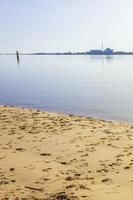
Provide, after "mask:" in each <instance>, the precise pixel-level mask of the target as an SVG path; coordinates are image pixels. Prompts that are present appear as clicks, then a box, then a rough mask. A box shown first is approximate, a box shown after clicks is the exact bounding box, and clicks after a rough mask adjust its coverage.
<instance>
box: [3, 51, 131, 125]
mask: <svg viewBox="0 0 133 200" xmlns="http://www.w3.org/2000/svg"><path fill="white" fill-rule="evenodd" d="M132 87H133V56H111V57H108V56H104V57H101V56H85V55H84V56H20V64H19V65H18V64H17V60H16V57H15V56H0V104H8V105H17V106H25V107H34V108H39V109H43V110H46V111H54V112H64V113H74V114H80V115H87V116H95V117H98V118H104V119H113V120H120V121H127V122H133V88H132Z"/></svg>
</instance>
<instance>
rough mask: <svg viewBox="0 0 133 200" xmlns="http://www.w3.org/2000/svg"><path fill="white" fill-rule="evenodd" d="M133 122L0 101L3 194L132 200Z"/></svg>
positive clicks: (4, 196) (53, 199)
mask: <svg viewBox="0 0 133 200" xmlns="http://www.w3.org/2000/svg"><path fill="white" fill-rule="evenodd" d="M132 172H133V126H132V125H131V124H126V123H118V122H112V121H104V120H100V119H94V118H90V117H81V116H74V115H64V114H56V113H48V112H42V111H40V110H34V109H33V110H32V109H26V108H17V107H11V106H0V199H3V200H4V199H6V200H8V199H11V200H19V199H22V200H28V199H34V200H35V199H36V200H37V199H38V200H39V199H40V200H44V199H47V200H48V199H49V200H73V199H74V200H76V199H79V200H80V199H81V200H82V199H84V200H89V199H90V200H107V199H109V200H116V199H117V200H125V199H128V200H132V199H133V173H132Z"/></svg>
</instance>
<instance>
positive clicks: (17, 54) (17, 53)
mask: <svg viewBox="0 0 133 200" xmlns="http://www.w3.org/2000/svg"><path fill="white" fill-rule="evenodd" d="M16 56H17V63H18V64H19V52H18V51H16Z"/></svg>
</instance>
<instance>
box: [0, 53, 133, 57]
mask: <svg viewBox="0 0 133 200" xmlns="http://www.w3.org/2000/svg"><path fill="white" fill-rule="evenodd" d="M0 55H3V56H12V55H16V53H0ZM19 55H27V56H32V55H33V56H38V55H42V56H69V55H70V56H77V55H78V56H80V55H83V56H127V55H130V56H133V53H132V52H129V53H128V52H125V53H122V52H121V53H117V52H116V53H112V54H105V53H103V54H91V53H19Z"/></svg>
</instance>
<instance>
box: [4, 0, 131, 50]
mask: <svg viewBox="0 0 133 200" xmlns="http://www.w3.org/2000/svg"><path fill="white" fill-rule="evenodd" d="M102 41H103V43H104V48H106V47H111V48H113V49H121V50H132V49H133V0H0V52H13V51H16V50H17V49H18V50H19V51H21V52H42V51H43V52H58V51H61V52H62V51H69V50H70V51H87V50H89V49H93V48H101V42H102Z"/></svg>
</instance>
